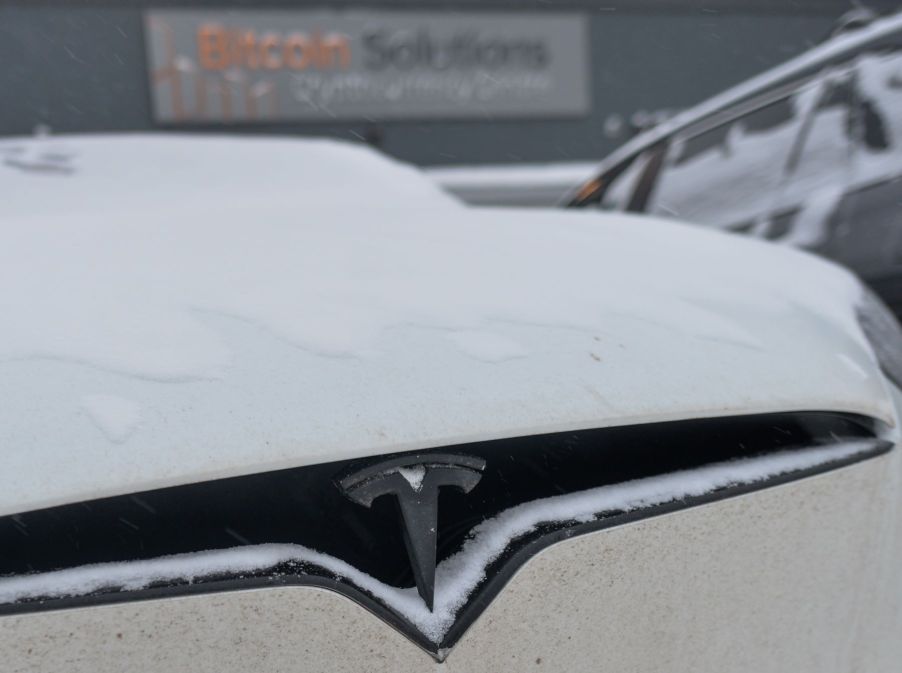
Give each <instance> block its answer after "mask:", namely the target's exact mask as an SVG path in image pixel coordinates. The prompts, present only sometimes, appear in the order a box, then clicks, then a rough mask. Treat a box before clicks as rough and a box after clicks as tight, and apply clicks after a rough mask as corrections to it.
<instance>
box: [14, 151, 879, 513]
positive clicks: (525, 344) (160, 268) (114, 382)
mask: <svg viewBox="0 0 902 673" xmlns="http://www.w3.org/2000/svg"><path fill="white" fill-rule="evenodd" d="M48 155H49V156H48ZM3 157H6V158H5V159H4V158H3ZM10 157H12V161H11V162H10V161H9V158H10ZM60 157H63V158H60ZM0 161H5V162H6V163H4V164H0V191H2V195H3V198H2V199H0V315H2V316H3V317H2V320H3V329H2V330H0V442H2V446H3V456H4V467H5V469H4V470H3V471H2V474H0V514H9V513H15V512H20V511H27V510H31V509H36V508H39V507H46V506H51V505H56V504H62V503H67V502H75V501H80V500H85V499H90V498H97V497H102V496H108V495H115V494H121V493H128V492H135V491H139V490H146V489H150V488H158V487H163V486H168V485H175V484H181V483H188V482H192V481H199V480H204V479H211V478H218V477H224V476H233V475H239V474H246V473H251V472H257V471H262V470H268V469H278V468H283V467H289V466H298V465H304V464H312V463H316V462H324V461H332V460H342V459H348V458H353V457H358V456H364V455H376V454H383V453H388V452H394V451H401V450H409V449H420V448H426V447H435V446H442V445H448V444H457V443H461V442H466V441H471V440H472V441H476V440H484V439H490V438H495V437H510V436H519V435H527V434H535V433H542V432H554V431H561V430H569V429H581V428H595V427H602V426H608V425H615V424H617V425H619V424H626V423H637V422H649V421H659V420H670V419H677V418H692V417H703V416H715V415H728V414H744V413H759V412H768V411H778V410H779V411H784V410H832V411H848V412H858V413H864V414H869V415H872V416H875V417H882V418H884V419H886V420H888V421H891V420H892V414H891V407H890V404H889V401H888V398H887V394H886V391H885V386H884V383H883V379H882V377H881V376H880V375H879V373H878V372H877V368H876V366H875V365H874V363H873V356H872V354H871V350H870V348H869V346H868V345H867V343H866V342H865V340H864V338H863V336H862V334H861V332H860V329H859V328H858V327H857V325H856V323H855V318H854V310H853V305H854V303H855V302H856V301H857V299H858V296H859V293H860V288H859V286H858V284H857V282H856V281H855V280H854V279H853V278H852V277H851V276H850V275H849V274H847V273H846V272H844V271H841V270H839V269H838V268H837V267H834V266H832V265H830V264H828V263H826V262H822V261H819V260H817V259H814V258H812V257H809V256H806V255H804V254H802V253H798V252H794V251H791V250H786V249H778V248H775V247H772V246H769V245H767V244H763V243H757V242H753V241H744V240H739V239H737V238H734V237H731V236H728V235H724V234H717V233H711V232H706V231H702V230H698V229H695V228H691V227H684V226H682V225H679V224H673V223H669V222H660V221H656V220H653V219H650V218H637V217H630V216H623V215H616V216H614V215H599V214H597V213H590V212H561V211H547V212H538V211H531V212H527V211H514V210H498V209H491V210H484V211H483V210H478V209H468V208H464V207H462V206H460V205H458V204H457V203H456V202H455V201H453V200H451V199H449V198H447V197H445V196H444V195H442V194H441V193H440V192H439V191H438V189H437V188H436V187H434V186H433V185H432V184H431V183H430V182H429V181H428V180H427V179H425V178H423V177H422V176H421V175H420V174H419V173H418V172H417V171H415V170H413V169H411V168H409V167H406V166H403V165H400V164H398V163H396V162H393V161H390V160H387V159H384V158H381V157H379V156H378V155H377V154H375V153H373V152H371V151H368V150H366V149H362V148H358V147H354V146H349V145H345V144H342V143H335V142H328V141H301V140H284V139H283V140H248V139H244V140H240V139H224V138H205V139H200V138H193V137H190V136H165V135H158V136H151V135H145V136H122V137H110V138H99V137H98V138H92V137H70V138H64V139H52V140H51V139H38V140H11V141H4V142H3V143H0ZM23 161H24V162H25V163H26V164H28V163H29V162H30V163H31V166H28V165H25V166H24V167H23V163H22V162H23ZM42 163H43V164H46V165H45V166H44V167H43V168H41V167H40V164H42ZM53 165H56V166H57V167H56V168H53V167H50V168H48V167H47V166H53ZM62 165H65V166H66V168H65V169H62V168H59V166H62Z"/></svg>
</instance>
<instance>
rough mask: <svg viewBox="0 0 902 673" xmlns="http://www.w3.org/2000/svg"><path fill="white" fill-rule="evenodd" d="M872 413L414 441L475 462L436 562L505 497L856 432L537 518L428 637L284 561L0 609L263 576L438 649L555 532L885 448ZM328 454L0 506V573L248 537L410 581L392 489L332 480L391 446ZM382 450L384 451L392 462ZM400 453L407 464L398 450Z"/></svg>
mask: <svg viewBox="0 0 902 673" xmlns="http://www.w3.org/2000/svg"><path fill="white" fill-rule="evenodd" d="M879 426H880V424H879V423H878V422H875V421H873V420H872V419H868V418H866V417H862V416H855V415H848V414H833V413H824V412H800V413H788V414H766V415H755V416H740V417H728V418H718V419H702V420H691V421H675V422H667V423H654V424H644V425H634V426H625V427H618V428H606V429H601V430H588V431H578V432H569V433H556V434H551V435H541V436H532V437H523V438H513V439H504V440H494V441H489V442H479V443H473V444H467V445H459V446H454V447H442V448H441V449H436V450H434V451H423V452H418V453H417V455H422V456H423V457H424V459H426V460H428V459H429V456H436V455H440V454H448V453H450V452H453V453H454V454H461V455H466V456H473V457H477V458H478V459H480V460H483V461H485V470H484V473H483V475H482V481H481V482H480V483H479V484H478V485H477V486H476V487H475V488H473V489H472V492H471V493H469V494H468V495H467V494H464V493H462V492H455V491H454V490H448V491H447V492H445V491H442V493H441V501H440V507H439V520H438V558H437V560H438V562H441V561H442V560H444V559H447V558H448V557H450V556H452V555H453V554H454V553H455V552H457V551H459V550H460V548H461V546H462V545H463V544H464V543H465V542H466V540H467V536H468V534H469V533H470V532H471V531H472V529H473V528H474V526H476V525H478V524H479V523H481V522H482V521H484V520H486V519H490V518H493V517H496V516H498V515H499V514H501V513H503V512H505V511H507V510H509V509H510V508H512V507H517V506H519V505H522V504H524V503H529V502H534V501H537V500H541V499H544V498H550V497H554V496H557V495H562V494H569V493H579V492H581V491H585V490H588V489H591V488H597V487H599V486H605V485H613V484H621V483H623V482H627V481H631V480H635V479H643V478H648V477H654V476H663V475H668V474H672V473H674V472H678V471H683V470H692V469H697V468H702V467H704V466H708V465H712V464H717V463H724V462H729V461H734V460H741V459H747V458H755V457H763V456H769V455H774V454H777V453H784V452H787V451H795V450H798V451H804V450H806V449H809V448H811V447H816V446H821V447H824V446H833V445H837V444H840V443H845V442H865V443H866V445H867V448H866V450H863V451H862V452H860V453H856V454H855V455H852V456H849V457H845V458H843V459H840V460H834V461H830V462H827V463H823V464H819V465H816V466H814V467H811V468H806V469H801V470H795V471H792V472H789V473H785V474H780V475H777V476H773V477H770V478H768V479H766V480H763V481H759V482H756V483H751V484H734V485H728V486H725V487H722V488H718V489H716V490H714V491H712V492H709V493H705V494H703V495H697V496H692V497H685V498H681V499H677V500H673V501H670V502H665V503H661V504H656V505H653V506H649V507H644V508H641V509H636V510H633V511H607V512H603V513H601V514H600V516H598V517H597V518H595V519H594V520H591V521H588V522H582V523H577V522H573V521H561V522H557V523H548V524H547V525H542V526H541V527H538V528H537V529H536V530H534V531H531V532H529V533H528V534H525V535H522V536H520V537H518V538H516V539H515V540H514V541H513V542H512V543H511V544H510V545H509V547H508V548H507V550H506V551H505V552H504V553H503V554H502V555H501V556H500V557H499V558H497V559H495V560H494V561H492V562H491V564H490V565H489V566H488V567H487V568H486V579H485V580H484V581H483V582H482V583H481V584H480V585H478V586H477V587H476V588H475V589H474V590H473V591H472V592H471V593H470V595H469V597H468V600H467V601H466V603H465V604H464V605H463V607H462V608H461V609H460V610H459V611H458V612H457V614H456V615H455V618H454V622H453V624H452V625H451V627H450V628H449V629H448V630H447V631H445V632H444V634H443V636H442V637H441V639H440V640H438V641H437V642H436V641H434V640H432V639H430V637H428V636H426V635H425V634H424V633H423V632H421V631H420V630H419V629H418V628H417V627H416V626H415V625H414V624H413V623H411V621H410V620H409V619H408V618H407V617H405V615H403V614H400V613H399V612H397V611H396V610H394V609H392V608H391V607H390V606H389V605H387V604H385V603H384V602H383V601H380V600H379V599H378V598H376V597H375V596H373V595H371V594H370V593H369V592H367V591H365V590H363V589H361V588H360V587H357V586H355V585H353V584H352V583H349V581H347V580H345V579H343V578H339V577H337V576H336V575H335V574H334V573H333V572H330V571H328V570H326V569H325V568H322V567H317V566H316V565H315V564H288V565H285V566H283V567H276V568H265V569H261V570H260V571H259V572H251V573H242V577H229V576H223V575H219V576H209V577H204V578H197V579H194V580H191V581H188V580H185V581H168V582H162V583H157V584H156V585H153V584H152V585H150V586H148V587H146V588H142V589H138V590H121V587H110V588H106V589H103V590H99V591H96V592H94V593H92V594H90V595H86V596H69V597H62V598H52V597H40V596H35V597H31V598H30V599H29V600H24V601H21V602H17V603H8V604H5V605H0V614H15V613H23V612H34V611H40V610H48V609H61V608H70V607H81V606H87V605H95V604H100V603H115V602H123V601H132V600H144V599H152V598H162V597H168V596H177V595H189V594H199V593H209V592H219V591H231V590H241V589H250V588H257V587H271V586H294V585H305V586H319V587H324V588H328V589H332V590H334V591H337V592H339V593H341V594H343V595H345V596H347V597H349V598H351V599H352V600H354V601H356V602H358V603H359V604H360V605H362V606H364V607H366V608H367V609H369V610H370V611H372V612H373V613H375V614H376V615H378V616H380V617H381V618H383V619H384V620H386V621H387V622H388V623H390V624H391V625H393V626H394V627H395V628H397V629H399V630H400V631H401V632H403V633H404V634H405V635H407V636H408V637H409V638H410V639H411V640H413V641H414V642H415V643H417V644H418V645H420V646H421V647H422V648H423V649H425V650H427V651H428V652H430V653H431V654H432V655H433V656H436V657H437V658H441V657H442V655H443V653H445V652H447V650H448V649H449V648H451V647H452V646H453V645H454V644H455V643H456V642H457V641H458V639H459V638H460V637H461V636H462V635H463V633H464V632H465V631H466V629H467V628H468V627H469V626H470V625H471V624H472V623H473V621H474V620H475V619H476V618H477V617H478V616H479V614H481V612H482V610H484V609H485V607H486V606H487V605H488V604H489V603H490V602H491V601H492V600H493V599H494V597H495V596H496V595H497V594H498V592H499V591H500V590H501V589H502V588H503V586H504V585H505V584H506V582H507V581H508V579H510V577H511V576H512V575H513V574H514V573H515V572H516V570H517V569H518V568H519V567H520V566H522V565H523V563H525V562H526V561H527V560H528V559H529V558H531V557H532V556H533V555H534V554H536V553H537V552H538V551H540V550H541V549H544V548H545V547H547V546H549V545H551V544H554V543H556V542H558V541H561V540H563V539H566V538H569V537H573V536H576V535H582V534H585V533H588V532H592V531H596V530H601V529H604V528H609V527H612V526H617V525H620V524H623V523H627V522H631V521H637V520H640V519H644V518H648V517H652V516H657V515H660V514H664V513H668V512H673V511H677V510H680V509H685V508H688V507H694V506H697V505H701V504H705V503H709V502H715V501H717V500H721V499H724V498H730V497H735V496H737V495H741V494H743V493H749V492H752V491H756V490H760V489H762V488H767V487H770V486H774V485H777V484H782V483H786V482H789V481H794V480H797V479H801V478H803V477H807V476H811V475H813V474H818V473H821V472H825V471H828V470H832V469H836V468H839V467H842V466H845V465H848V464H851V463H854V462H858V461H860V460H865V459H867V458H872V457H874V456H877V455H880V454H882V453H885V452H886V451H888V450H889V449H890V448H891V445H890V444H889V443H888V442H885V441H881V440H880V439H879V438H878V437H879V434H880V427H879ZM411 455H412V454H398V455H397V456H381V457H378V458H374V459H372V460H356V461H342V462H338V463H328V464H323V465H315V466H307V467H302V468H293V469H289V470H280V471H275V472H269V473H263V474H256V475H248V476H244V477H235V478H230V479H222V480H217V481H212V482H204V483H199V484H192V485H187V486H179V487H173V488H167V489H159V490H155V491H148V492H144V493H140V494H135V495H133V496H119V497H115V498H105V499H103V500H96V501H92V502H86V503H79V504H77V505H69V506H64V507H56V508H51V509H46V510H39V511H35V512H28V513H24V514H20V515H16V516H9V517H3V518H0V549H3V550H4V552H3V554H2V556H0V575H5V576H12V575H15V576H21V575H27V574H30V573H42V572H48V571H53V570H56V569H61V568H72V567H77V566H82V565H85V564H90V563H103V562H124V561H133V560H140V559H145V560H146V559H153V558H156V557H159V556H164V555H169V554H178V553H187V552H196V551H201V550H209V549H226V548H234V547H236V546H239V547H240V546H249V545H257V544H263V543H272V542H284V543H294V544H302V545H305V546H306V547H309V548H313V549H316V550H317V551H320V552H323V553H326V554H328V555H330V556H333V557H335V558H338V559H341V560H343V561H346V562H348V563H350V564H351V565H353V566H354V567H356V568H358V569H360V570H362V571H364V572H366V573H368V574H369V575H371V576H372V577H375V578H376V579H378V580H379V581H381V582H383V583H385V584H389V585H391V586H397V587H413V585H414V577H413V571H412V569H411V565H410V561H409V560H408V557H407V552H406V547H405V541H404V531H403V530H402V528H403V527H402V526H401V525H400V523H399V518H398V516H397V513H396V511H395V509H396V507H397V504H396V502H394V501H392V499H391V498H380V499H377V500H375V501H374V502H373V504H372V506H371V507H370V508H366V507H362V506H360V505H359V504H356V503H354V502H352V501H351V500H349V499H348V498H347V497H346V496H345V495H344V494H343V493H342V492H341V489H340V488H338V487H337V486H336V482H338V481H340V480H341V479H342V478H343V477H346V476H347V475H348V474H350V473H352V472H354V471H356V470H361V469H366V468H367V467H368V466H369V465H373V464H376V463H380V464H381V463H382V462H383V461H386V460H387V459H392V458H409V457H410V456H411ZM395 462H398V461H397V460H396V461H395ZM401 462H404V463H409V462H410V461H409V460H404V461H401Z"/></svg>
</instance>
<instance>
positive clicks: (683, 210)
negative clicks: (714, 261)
mask: <svg viewBox="0 0 902 673" xmlns="http://www.w3.org/2000/svg"><path fill="white" fill-rule="evenodd" d="M801 113H802V110H800V109H799V102H798V101H797V100H796V99H795V97H794V95H793V94H786V95H784V96H782V97H780V98H777V99H776V100H770V101H766V102H764V101H762V103H761V104H760V105H758V106H753V107H752V108H751V110H750V111H749V112H747V113H745V114H739V115H737V116H733V117H732V118H730V115H729V113H726V114H725V115H724V116H725V117H726V120H725V121H723V122H721V123H716V122H715V123H714V124H713V125H712V124H711V123H710V122H707V123H706V122H702V123H701V124H699V125H698V126H697V127H696V129H689V130H688V131H687V132H686V133H684V134H683V135H682V136H681V137H678V138H677V139H676V142H675V147H674V151H673V153H672V156H671V157H670V159H669V161H667V162H665V164H664V166H663V168H662V170H661V174H660V176H659V180H658V182H657V185H656V187H655V190H654V192H653V193H652V195H651V198H650V200H649V203H648V208H647V210H648V212H651V213H655V214H660V215H666V216H670V217H679V218H682V219H685V220H689V221H692V222H697V223H700V224H710V225H715V226H728V225H730V224H731V223H735V222H744V221H749V220H753V219H756V218H758V217H760V216H762V215H764V214H765V213H766V212H767V210H768V209H769V206H770V204H771V202H772V200H773V195H774V191H775V190H776V189H777V186H778V184H779V180H780V174H781V172H782V167H783V165H784V162H785V161H786V158H787V156H788V153H789V148H790V147H791V146H792V144H793V142H794V140H795V138H796V135H797V134H798V131H799V127H800V125H801V117H802V114H801Z"/></svg>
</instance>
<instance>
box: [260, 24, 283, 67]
mask: <svg viewBox="0 0 902 673" xmlns="http://www.w3.org/2000/svg"><path fill="white" fill-rule="evenodd" d="M260 61H261V62H262V63H263V67H264V68H266V69H267V70H278V69H279V68H281V67H282V59H281V58H280V56H279V36H278V35H274V34H273V33H267V34H266V35H264V36H263V39H261V40H260Z"/></svg>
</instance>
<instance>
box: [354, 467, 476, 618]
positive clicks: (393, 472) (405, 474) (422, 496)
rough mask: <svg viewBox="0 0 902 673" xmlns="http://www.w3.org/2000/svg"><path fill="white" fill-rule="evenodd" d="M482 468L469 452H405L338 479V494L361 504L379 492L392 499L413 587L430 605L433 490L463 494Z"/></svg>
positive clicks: (434, 527)
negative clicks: (454, 490) (447, 488)
mask: <svg viewBox="0 0 902 673" xmlns="http://www.w3.org/2000/svg"><path fill="white" fill-rule="evenodd" d="M484 468H485V461H484V460H482V459H481V458H472V457H470V456H458V455H450V454H441V453H439V454H427V455H418V456H406V457H404V458H395V459H392V460H387V461H385V462H384V463H379V464H377V465H373V466H371V467H367V468H364V469H363V470H360V471H359V472H355V473H354V474H351V475H349V476H347V477H345V478H344V479H342V480H341V481H340V482H339V487H340V488H341V490H342V491H343V492H344V494H345V495H346V496H347V497H348V498H350V499H351V500H353V501H354V502H356V503H358V504H360V505H363V506H364V507H369V506H370V505H372V504H373V500H375V499H376V498H379V497H381V496H383V495H393V496H395V498H397V501H398V507H399V508H400V510H401V522H402V524H403V526H404V543H405V544H406V545H407V555H408V557H409V558H410V565H411V567H412V568H413V576H414V579H415V580H416V583H417V591H418V592H419V594H420V597H421V598H422V599H423V600H424V601H425V603H426V605H427V606H428V607H429V609H430V610H432V607H433V601H434V598H435V550H436V542H437V528H438V496H439V489H441V488H442V487H444V486H453V487H456V488H459V489H460V490H462V491H463V492H464V493H469V492H470V491H471V490H473V487H474V486H476V484H478V483H479V480H480V479H481V478H482V474H480V473H481V472H482V470H483V469H484Z"/></svg>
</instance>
